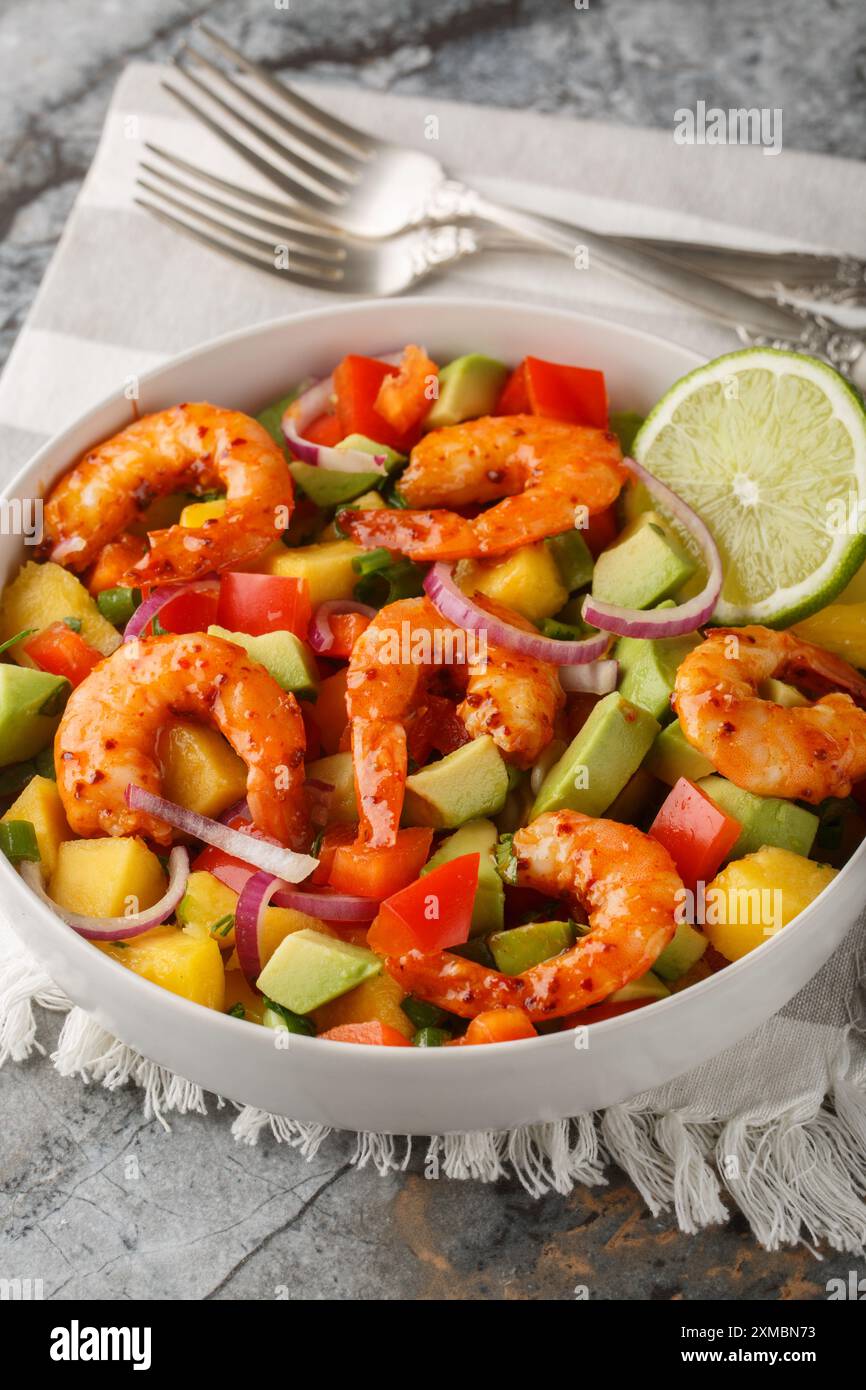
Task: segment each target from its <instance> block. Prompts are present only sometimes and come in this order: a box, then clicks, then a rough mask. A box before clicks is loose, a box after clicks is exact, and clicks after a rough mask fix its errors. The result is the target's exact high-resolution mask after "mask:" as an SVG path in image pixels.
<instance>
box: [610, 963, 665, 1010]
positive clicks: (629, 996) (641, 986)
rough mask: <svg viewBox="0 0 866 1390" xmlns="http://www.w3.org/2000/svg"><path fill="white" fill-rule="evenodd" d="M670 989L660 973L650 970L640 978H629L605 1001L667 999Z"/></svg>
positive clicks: (619, 1002)
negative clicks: (626, 982) (661, 978)
mask: <svg viewBox="0 0 866 1390" xmlns="http://www.w3.org/2000/svg"><path fill="white" fill-rule="evenodd" d="M669 994H670V990H669V989H668V987H667V985H666V984H665V982H664V980H660V979H659V977H658V975H654V974H653V972H652V971H651V970H648V971H647V972H646V974H645V975H641V977H640V979H637V980H629V982H628V984H627V985H623V987H622V989H618V990H616V992H615V993H614V994H610V995H608V997H607V999H606V1000H605V1003H607V1004H633V1003H634V1002H635V1000H637V999H666V998H667V996H668V995H669Z"/></svg>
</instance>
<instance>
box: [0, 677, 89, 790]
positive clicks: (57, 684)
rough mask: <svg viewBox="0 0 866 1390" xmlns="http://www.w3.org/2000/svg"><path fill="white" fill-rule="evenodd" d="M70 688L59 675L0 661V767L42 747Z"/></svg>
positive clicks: (25, 757)
mask: <svg viewBox="0 0 866 1390" xmlns="http://www.w3.org/2000/svg"><path fill="white" fill-rule="evenodd" d="M70 689H71V687H70V684H69V681H68V680H66V679H65V678H64V677H63V676H52V675H51V674H50V672H48V671H35V670H33V669H31V668H30V667H29V666H11V665H8V664H7V663H5V662H4V663H2V664H0V767H8V765H9V764H10V763H19V762H24V761H25V760H26V759H27V758H32V757H33V755H34V753H38V752H40V750H41V749H43V748H44V747H45V745H46V743H47V742H48V740H49V739H50V738H51V737H52V736H53V735H54V732H55V730H56V728H57V725H58V724H59V723H60V715H61V713H62V710H63V705H64V704H65V703H66V696H67V695H68V694H69V691H70Z"/></svg>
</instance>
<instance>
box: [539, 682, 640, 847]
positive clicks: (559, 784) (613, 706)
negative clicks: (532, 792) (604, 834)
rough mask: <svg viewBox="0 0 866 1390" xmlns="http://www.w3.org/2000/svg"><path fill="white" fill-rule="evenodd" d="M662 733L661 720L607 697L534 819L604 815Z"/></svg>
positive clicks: (615, 695)
mask: <svg viewBox="0 0 866 1390" xmlns="http://www.w3.org/2000/svg"><path fill="white" fill-rule="evenodd" d="M658 731H659V726H658V721H657V720H655V719H654V718H653V716H652V715H651V714H648V713H647V711H646V710H644V709H640V708H639V706H637V705H633V704H631V703H630V701H628V700H624V699H623V697H622V696H621V695H620V694H619V692H618V691H616V690H614V691H613V692H612V693H611V694H610V695H605V696H604V698H603V699H601V700H599V702H598V704H597V705H596V706H595V708H594V709H593V711H592V713H591V714H590V716H589V718H588V719H587V721H586V723H585V724H584V726H583V728H582V729H580V730H579V731H578V733H577V735H576V736H575V737H574V738H573V739H572V741H571V743H570V744H569V746H568V748H566V750H565V752H564V753H563V755H562V757H561V758H560V759H559V762H557V763H554V765H553V767H552V768H551V769H550V771H549V772H548V774H547V776H546V777H545V779H544V781H543V782H542V784H541V787H540V789H539V792H538V796H537V797H536V798H535V805H534V806H533V808H532V811H531V812H530V819H533V820H534V819H535V817H536V816H540V815H541V814H542V812H543V811H559V810H562V809H563V808H564V807H568V808H570V809H571V810H572V811H583V813H584V814H585V815H587V816H601V815H603V814H604V812H605V811H606V810H607V808H608V807H609V806H610V804H611V802H612V801H613V800H614V799H615V798H616V797H617V796H618V795H619V793H620V792H621V791H622V789H623V787H624V786H625V784H626V782H627V781H628V780H629V778H630V777H631V776H633V774H634V773H635V772H637V770H638V768H639V767H640V765H641V763H642V762H643V760H644V758H645V756H646V754H647V752H648V750H649V747H650V745H651V743H652V742H653V739H654V738H655V736H656V734H657V733H658Z"/></svg>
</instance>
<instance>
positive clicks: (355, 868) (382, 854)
mask: <svg viewBox="0 0 866 1390" xmlns="http://www.w3.org/2000/svg"><path fill="white" fill-rule="evenodd" d="M432 839H433V831H432V830H428V829H426V828H424V827H420V826H419V827H413V828H412V829H410V830H398V832H397V841H396V844H393V845H389V846H387V847H384V848H382V847H373V846H371V845H359V844H351V845H340V846H339V848H338V849H337V852H336V854H335V855H334V860H333V864H332V865H331V875H330V879H329V882H330V885H331V887H332V888H335V889H336V890H337V892H339V893H352V894H356V895H357V896H358V897H359V898H375V899H376V901H378V902H382V901H383V899H385V898H390V896H391V894H392V893H397V892H399V891H400V889H401V888H405V887H406V885H407V884H409V883H412V882H413V881H414V880H415V879H416V878H417V877H418V875H419V873H420V872H421V868H422V866H423V865H424V864H425V863H426V860H427V856H428V854H429V853H430V841H431V840H432Z"/></svg>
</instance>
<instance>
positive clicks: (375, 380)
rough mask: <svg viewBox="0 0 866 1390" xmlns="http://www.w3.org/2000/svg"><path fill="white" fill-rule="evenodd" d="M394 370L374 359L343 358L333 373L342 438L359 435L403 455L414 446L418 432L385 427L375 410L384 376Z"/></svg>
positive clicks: (385, 423) (382, 416) (387, 425)
mask: <svg viewBox="0 0 866 1390" xmlns="http://www.w3.org/2000/svg"><path fill="white" fill-rule="evenodd" d="M397 371H398V369H397V368H396V367H391V366H389V365H388V363H387V362H379V361H377V360H376V358H375V357H360V356H358V355H356V354H354V353H352V354H350V355H349V356H348V357H344V358H343V360H342V362H341V363H340V364H339V366H338V367H337V369H336V371H335V372H334V390H335V391H336V394H337V415H338V417H339V421H340V427H341V429H342V436H341V437H343V438H344V437H345V436H346V435H347V434H363V435H366V436H367V438H368V439H375V440H376V442H377V444H385V445H387V446H388V448H389V449H395V450H396V451H397V453H400V454H405V453H408V452H409V449H410V448H411V447H412V445H413V444H414V442H415V439H416V436H417V433H418V431H417V430H412V431H409V432H408V433H405V432H403V431H401V430H396V429H394V427H393V425H389V424H388V421H387V420H386V419H385V417H384V415H380V414H379V411H378V410H377V409H376V400H377V397H378V395H379V388H380V386H381V385H382V381H383V379H384V378H385V377H386V376H396V375H397Z"/></svg>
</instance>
